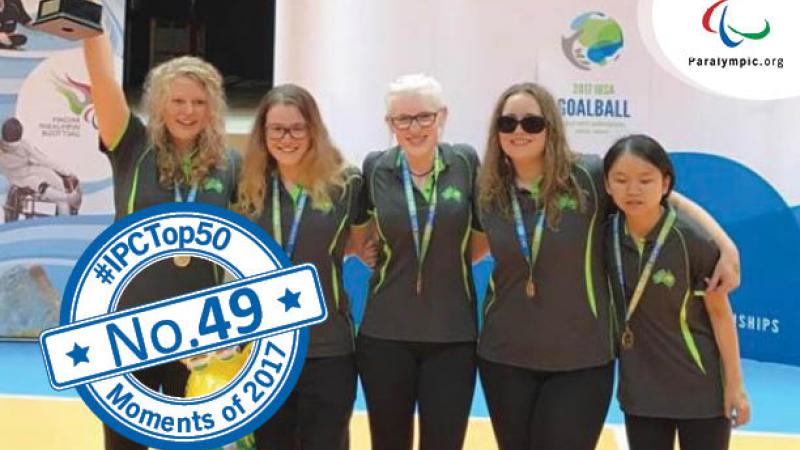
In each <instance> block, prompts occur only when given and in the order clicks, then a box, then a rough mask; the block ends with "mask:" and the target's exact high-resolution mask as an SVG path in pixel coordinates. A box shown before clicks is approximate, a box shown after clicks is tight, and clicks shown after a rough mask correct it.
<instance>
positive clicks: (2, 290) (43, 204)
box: [0, 0, 125, 338]
mask: <svg viewBox="0 0 800 450" xmlns="http://www.w3.org/2000/svg"><path fill="white" fill-rule="evenodd" d="M0 3H3V5H2V9H0V18H2V29H1V30H2V31H0V125H2V127H3V135H2V136H1V137H0V204H2V205H3V213H2V216H0V220H1V221H0V337H4V338H35V337H38V335H39V333H40V332H41V330H42V329H44V328H50V327H53V326H56V325H57V324H58V311H59V308H60V303H61V292H62V290H63V288H64V285H65V284H66V279H67V277H68V276H69V273H70V272H71V270H72V267H73V266H74V264H75V261H76V260H77V259H78V258H79V257H80V255H81V253H82V252H83V250H84V249H85V248H86V246H87V245H88V244H89V242H91V241H92V240H93V239H94V238H95V237H96V236H97V235H98V234H99V233H100V232H101V231H102V230H103V229H105V227H106V226H108V225H109V224H110V223H111V222H112V220H113V215H112V213H113V196H112V186H111V168H110V166H109V164H108V161H107V160H106V158H105V157H104V156H103V155H102V154H101V153H100V152H99V151H98V150H97V142H98V141H97V129H96V122H95V116H94V106H93V104H92V98H91V92H90V89H89V81H88V75H87V73H86V68H85V65H84V59H83V50H82V48H81V43H80V42H74V41H68V40H64V39H60V38H57V37H54V36H51V35H48V34H44V33H41V32H38V31H36V30H34V29H32V28H30V27H29V26H30V25H31V23H32V20H35V18H36V13H37V10H38V5H39V2H38V1H37V0H6V1H5V2H0ZM103 3H104V4H103V6H104V13H103V14H104V17H103V27H104V29H105V31H106V33H108V34H109V35H110V37H111V41H112V45H113V48H114V53H115V57H116V62H117V67H118V76H119V78H120V79H121V78H122V77H121V74H122V63H121V62H122V54H123V43H124V24H125V2H124V0H105V1H104V2H103Z"/></svg>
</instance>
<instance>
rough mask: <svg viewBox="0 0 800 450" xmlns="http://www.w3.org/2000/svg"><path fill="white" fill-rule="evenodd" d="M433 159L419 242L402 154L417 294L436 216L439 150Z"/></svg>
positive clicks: (412, 198)
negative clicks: (424, 217)
mask: <svg viewBox="0 0 800 450" xmlns="http://www.w3.org/2000/svg"><path fill="white" fill-rule="evenodd" d="M434 158H435V160H434V161H433V167H434V170H433V175H431V176H432V177H433V191H432V192H433V193H432V195H431V201H430V205H429V206H428V220H427V221H426V222H425V229H424V230H423V231H422V242H420V233H419V219H418V218H417V202H416V200H415V199H414V188H413V186H412V181H411V170H410V169H409V168H408V161H407V160H406V157H405V154H403V155H402V160H401V163H402V167H403V188H404V190H405V195H406V204H407V205H408V217H409V219H410V221H411V233H412V234H413V235H414V250H415V251H416V254H417V294H419V293H420V291H421V290H422V265H423V263H424V262H425V256H427V254H428V249H429V248H430V245H431V236H432V235H433V221H434V219H435V218H436V204H437V198H438V197H439V193H438V190H437V185H438V182H439V175H438V173H437V172H436V167H437V166H438V165H439V150H438V149H437V150H436V156H435V157H434Z"/></svg>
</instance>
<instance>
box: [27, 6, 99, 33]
mask: <svg viewBox="0 0 800 450" xmlns="http://www.w3.org/2000/svg"><path fill="white" fill-rule="evenodd" d="M102 17H103V7H102V6H101V5H100V4H98V3H95V2H92V1H90V0H42V1H40V2H39V13H38V14H37V17H36V21H35V22H33V24H32V26H33V28H35V29H37V30H39V31H44V32H45V33H49V34H54V35H56V36H60V37H62V38H64V39H69V40H72V41H78V40H81V39H86V38H89V37H92V36H97V35H99V34H102V33H103V27H102V25H101V24H100V23H101V21H102Z"/></svg>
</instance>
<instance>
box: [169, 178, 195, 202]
mask: <svg viewBox="0 0 800 450" xmlns="http://www.w3.org/2000/svg"><path fill="white" fill-rule="evenodd" d="M173 188H174V191H175V202H176V203H183V202H184V201H185V202H187V203H192V202H194V201H195V200H196V199H197V181H195V182H194V183H192V187H191V188H190V189H189V192H188V193H187V195H186V200H184V199H183V193H182V192H181V185H180V183H178V182H177V181H175V182H174V183H173Z"/></svg>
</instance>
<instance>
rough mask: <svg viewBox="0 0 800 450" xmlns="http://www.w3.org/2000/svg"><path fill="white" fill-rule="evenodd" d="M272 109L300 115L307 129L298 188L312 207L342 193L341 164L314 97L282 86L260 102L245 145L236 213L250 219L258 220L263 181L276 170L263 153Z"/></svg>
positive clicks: (342, 166)
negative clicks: (287, 107) (336, 190)
mask: <svg viewBox="0 0 800 450" xmlns="http://www.w3.org/2000/svg"><path fill="white" fill-rule="evenodd" d="M275 105H290V106H294V107H296V108H297V109H298V111H300V114H301V115H302V116H303V119H305V121H306V125H307V126H308V134H309V149H308V152H307V153H306V154H305V155H304V156H303V159H302V160H301V161H300V164H301V165H302V170H300V178H299V179H298V180H297V182H298V184H299V185H300V186H302V187H303V189H305V190H306V192H308V195H309V197H310V198H311V201H312V203H313V204H315V205H317V206H324V205H328V204H330V203H331V201H332V199H331V189H332V188H339V189H340V192H341V194H342V195H343V194H344V191H345V189H344V188H345V174H344V169H345V162H344V158H342V154H341V153H340V152H339V149H338V148H336V146H335V145H333V142H332V141H331V138H330V136H329V135H328V130H327V128H325V124H324V123H322V117H321V115H320V112H319V108H318V107H317V102H316V101H314V97H312V96H311V94H310V93H309V92H308V91H307V90H305V89H303V88H302V87H300V86H297V85H295V84H283V85H280V86H275V87H274V88H272V89H271V90H270V91H269V92H267V94H266V95H264V98H262V99H261V103H260V104H259V106H258V110H257V111H256V120H255V123H254V124H253V129H252V130H251V131H250V137H249V139H248V143H247V149H246V150H245V154H244V162H243V164H242V175H241V178H240V181H239V202H238V204H237V209H238V210H239V211H240V212H241V213H243V214H247V215H250V216H251V217H257V216H259V215H260V214H261V213H262V211H263V209H264V196H265V195H266V193H267V180H269V179H270V178H271V177H272V175H273V172H274V171H276V170H277V168H278V164H277V161H275V158H273V157H272V155H270V154H269V150H267V141H266V136H265V125H266V121H267V113H269V110H270V108H272V107H273V106H275Z"/></svg>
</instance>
